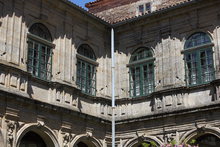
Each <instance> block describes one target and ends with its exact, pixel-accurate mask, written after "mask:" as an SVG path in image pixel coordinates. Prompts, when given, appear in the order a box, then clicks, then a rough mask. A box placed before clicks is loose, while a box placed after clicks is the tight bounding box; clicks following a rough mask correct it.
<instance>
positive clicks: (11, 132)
mask: <svg viewBox="0 0 220 147" xmlns="http://www.w3.org/2000/svg"><path fill="white" fill-rule="evenodd" d="M6 122H7V147H12V146H13V142H14V136H15V130H16V126H17V123H16V122H14V121H6Z"/></svg>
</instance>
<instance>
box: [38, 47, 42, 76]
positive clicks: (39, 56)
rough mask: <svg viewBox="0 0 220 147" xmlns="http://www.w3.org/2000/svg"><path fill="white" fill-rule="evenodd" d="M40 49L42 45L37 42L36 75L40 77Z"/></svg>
mask: <svg viewBox="0 0 220 147" xmlns="http://www.w3.org/2000/svg"><path fill="white" fill-rule="evenodd" d="M41 49H42V46H41V44H39V45H38V61H37V66H38V68H37V69H38V71H37V73H38V75H37V76H38V77H40V76H41V74H40V72H41V70H40V68H41Z"/></svg>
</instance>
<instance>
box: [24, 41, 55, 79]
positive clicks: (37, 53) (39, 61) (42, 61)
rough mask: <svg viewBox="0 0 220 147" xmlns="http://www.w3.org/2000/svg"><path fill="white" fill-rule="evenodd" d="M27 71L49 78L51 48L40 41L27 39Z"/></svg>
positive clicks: (42, 77)
mask: <svg viewBox="0 0 220 147" xmlns="http://www.w3.org/2000/svg"><path fill="white" fill-rule="evenodd" d="M29 42H31V43H29V44H28V45H29V46H28V71H29V72H31V73H32V75H34V76H36V77H39V78H41V79H44V80H49V79H50V78H51V60H52V58H51V48H50V47H48V46H46V45H44V44H41V43H40V42H37V41H34V40H29ZM32 46H33V47H32Z"/></svg>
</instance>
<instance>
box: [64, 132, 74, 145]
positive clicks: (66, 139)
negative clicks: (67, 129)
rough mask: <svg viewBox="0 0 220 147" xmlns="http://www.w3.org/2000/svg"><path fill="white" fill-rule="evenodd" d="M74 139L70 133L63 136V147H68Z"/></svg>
mask: <svg viewBox="0 0 220 147" xmlns="http://www.w3.org/2000/svg"><path fill="white" fill-rule="evenodd" d="M72 139H73V136H72V135H71V134H70V133H65V134H64V135H63V147H68V146H69V144H70V142H71V141H72Z"/></svg>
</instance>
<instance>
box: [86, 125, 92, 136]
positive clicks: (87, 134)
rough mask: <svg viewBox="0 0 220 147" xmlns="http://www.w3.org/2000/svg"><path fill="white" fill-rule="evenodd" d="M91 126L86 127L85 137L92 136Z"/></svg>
mask: <svg viewBox="0 0 220 147" xmlns="http://www.w3.org/2000/svg"><path fill="white" fill-rule="evenodd" d="M93 130H94V129H93V128H89V127H86V136H87V137H92V136H93Z"/></svg>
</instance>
